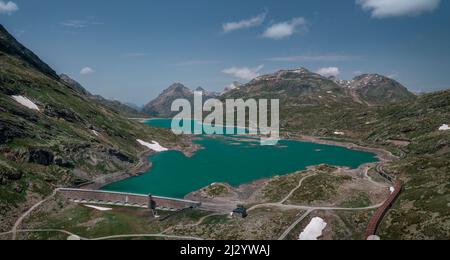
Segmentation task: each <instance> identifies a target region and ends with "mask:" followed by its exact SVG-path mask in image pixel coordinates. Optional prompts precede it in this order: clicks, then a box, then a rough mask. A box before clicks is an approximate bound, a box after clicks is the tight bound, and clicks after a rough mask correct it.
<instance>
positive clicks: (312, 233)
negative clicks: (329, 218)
mask: <svg viewBox="0 0 450 260" xmlns="http://www.w3.org/2000/svg"><path fill="white" fill-rule="evenodd" d="M326 227H327V223H325V221H324V220H323V219H321V218H313V219H312V220H311V223H309V225H308V226H307V227H306V228H305V230H304V231H303V232H302V233H301V234H300V237H299V240H304V241H305V240H306V241H308V240H317V239H318V238H319V237H321V236H322V232H323V230H324V229H325V228H326Z"/></svg>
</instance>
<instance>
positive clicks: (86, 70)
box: [80, 67, 95, 76]
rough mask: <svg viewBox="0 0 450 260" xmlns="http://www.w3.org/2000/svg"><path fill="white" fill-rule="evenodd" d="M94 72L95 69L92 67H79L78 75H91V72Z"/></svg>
mask: <svg viewBox="0 0 450 260" xmlns="http://www.w3.org/2000/svg"><path fill="white" fill-rule="evenodd" d="M94 72H95V71H94V70H93V69H91V68H90V67H85V68H82V69H81V71H80V75H83V76H86V75H91V74H94Z"/></svg>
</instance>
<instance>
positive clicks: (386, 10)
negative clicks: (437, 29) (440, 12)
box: [356, 0, 441, 18]
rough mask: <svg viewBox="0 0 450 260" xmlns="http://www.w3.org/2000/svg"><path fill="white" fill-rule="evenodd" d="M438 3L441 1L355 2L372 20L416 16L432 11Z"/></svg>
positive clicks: (380, 0)
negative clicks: (370, 14)
mask: <svg viewBox="0 0 450 260" xmlns="http://www.w3.org/2000/svg"><path fill="white" fill-rule="evenodd" d="M440 2H441V0H356V3H357V4H358V5H360V6H361V7H362V8H363V9H364V10H366V11H370V12H371V13H372V17H374V18H385V17H394V16H417V15H420V14H422V13H425V12H432V11H434V10H435V9H436V8H438V7H439V4H440Z"/></svg>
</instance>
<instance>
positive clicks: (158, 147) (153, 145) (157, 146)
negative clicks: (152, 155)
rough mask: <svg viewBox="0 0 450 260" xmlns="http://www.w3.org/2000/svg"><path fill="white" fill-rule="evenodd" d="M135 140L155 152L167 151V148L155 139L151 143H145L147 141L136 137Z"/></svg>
mask: <svg viewBox="0 0 450 260" xmlns="http://www.w3.org/2000/svg"><path fill="white" fill-rule="evenodd" d="M137 142H138V143H139V144H140V145H142V146H145V147H147V148H149V149H151V150H153V151H155V152H165V151H169V149H167V148H165V147H162V146H161V145H160V144H159V143H158V142H155V141H153V143H147V142H144V141H142V140H140V139H138V140H137Z"/></svg>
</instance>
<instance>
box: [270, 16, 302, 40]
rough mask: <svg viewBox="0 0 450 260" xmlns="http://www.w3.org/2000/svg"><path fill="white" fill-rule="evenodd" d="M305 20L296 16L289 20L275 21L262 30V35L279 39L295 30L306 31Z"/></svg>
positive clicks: (293, 32)
mask: <svg viewBox="0 0 450 260" xmlns="http://www.w3.org/2000/svg"><path fill="white" fill-rule="evenodd" d="M307 31H308V26H307V21H306V19H305V18H303V17H297V18H294V19H292V20H291V21H287V22H282V23H276V24H274V25H272V26H270V27H269V28H267V30H266V31H265V32H264V34H263V37H266V38H270V39H275V40H280V39H283V38H288V37H290V36H292V35H293V34H295V33H297V32H303V33H305V32H307Z"/></svg>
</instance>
